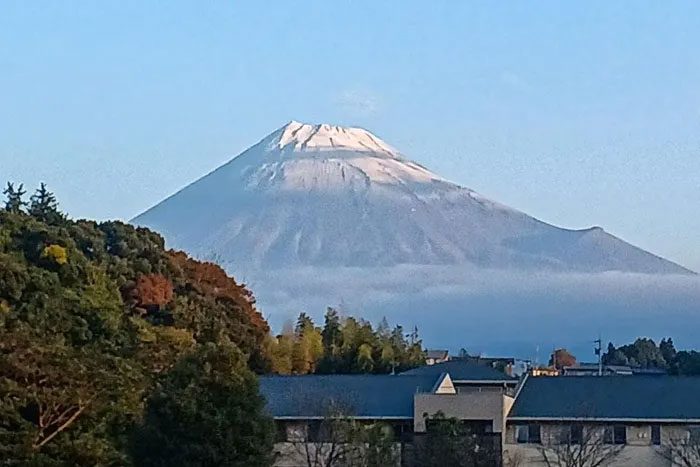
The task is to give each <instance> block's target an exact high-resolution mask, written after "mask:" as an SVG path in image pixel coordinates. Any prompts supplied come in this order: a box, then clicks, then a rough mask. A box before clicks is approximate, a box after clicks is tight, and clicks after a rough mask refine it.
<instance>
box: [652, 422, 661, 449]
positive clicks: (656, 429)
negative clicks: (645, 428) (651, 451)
mask: <svg viewBox="0 0 700 467" xmlns="http://www.w3.org/2000/svg"><path fill="white" fill-rule="evenodd" d="M651 444H653V445H654V446H659V445H661V425H652V426H651Z"/></svg>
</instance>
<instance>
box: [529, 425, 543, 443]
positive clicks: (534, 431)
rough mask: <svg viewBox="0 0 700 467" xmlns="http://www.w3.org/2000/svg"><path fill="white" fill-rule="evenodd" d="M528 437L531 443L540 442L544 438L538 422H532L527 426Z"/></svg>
mask: <svg viewBox="0 0 700 467" xmlns="http://www.w3.org/2000/svg"><path fill="white" fill-rule="evenodd" d="M527 438H528V441H529V442H531V443H540V442H541V441H542V438H541V437H540V426H539V425H538V424H537V423H531V424H530V425H528V427H527Z"/></svg>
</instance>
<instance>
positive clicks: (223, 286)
mask: <svg viewBox="0 0 700 467" xmlns="http://www.w3.org/2000/svg"><path fill="white" fill-rule="evenodd" d="M170 257H171V258H172V260H173V264H174V265H175V266H176V267H177V268H178V269H180V270H181V271H182V273H183V276H184V277H185V278H186V281H187V285H188V286H189V287H192V288H193V289H194V290H195V291H196V292H197V293H198V294H201V295H210V296H214V297H216V298H217V299H223V300H228V301H230V302H232V304H234V305H236V306H237V307H238V308H240V309H241V310H242V311H243V312H244V313H245V314H246V315H247V316H248V318H249V319H250V323H251V324H252V325H254V326H255V327H256V328H257V329H260V330H262V331H263V332H265V333H267V332H269V329H270V328H269V326H268V324H267V321H265V318H263V316H262V314H261V313H260V312H259V311H258V310H257V309H256V308H255V297H254V296H253V293H252V292H251V291H250V290H248V289H247V288H246V286H245V285H244V284H238V283H237V282H236V280H235V279H234V278H232V277H230V276H228V275H227V274H226V271H224V270H223V269H222V268H221V266H218V265H216V264H214V263H206V262H200V261H196V260H193V259H192V258H189V257H188V256H187V255H186V254H185V253H183V252H181V251H171V252H170Z"/></svg>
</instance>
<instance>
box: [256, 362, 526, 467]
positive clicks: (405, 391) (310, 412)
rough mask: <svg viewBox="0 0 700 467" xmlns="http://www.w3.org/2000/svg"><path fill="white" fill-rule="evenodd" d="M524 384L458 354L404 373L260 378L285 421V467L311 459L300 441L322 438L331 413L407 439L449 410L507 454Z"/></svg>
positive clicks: (278, 418)
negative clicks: (509, 423) (508, 420)
mask: <svg viewBox="0 0 700 467" xmlns="http://www.w3.org/2000/svg"><path fill="white" fill-rule="evenodd" d="M452 374H454V375H455V377H454V378H453V377H452V376H451V375H452ZM516 385H517V380H516V379H514V378H511V377H509V376H507V375H505V374H503V373H500V372H498V371H496V370H494V369H493V368H490V367H487V366H483V365H474V364H471V363H468V362H451V361H450V362H444V363H438V364H435V365H431V366H424V367H420V368H416V369H414V370H411V371H408V372H406V373H402V374H399V375H301V376H262V377H260V391H261V393H262V394H263V396H264V397H265V399H266V400H267V409H268V411H269V412H270V413H271V415H272V416H273V418H274V420H275V423H276V426H277V433H278V435H277V441H278V442H277V444H276V449H277V451H278V452H279V453H280V456H279V460H278V463H277V465H278V466H280V467H282V466H284V467H291V466H300V465H306V464H305V463H304V462H303V459H300V456H302V457H303V455H302V453H300V452H299V449H298V445H299V444H300V443H301V444H304V443H306V444H308V443H315V444H316V445H317V446H318V445H319V443H321V444H322V443H323V442H324V439H323V436H324V434H323V433H321V431H322V430H321V429H320V428H321V424H322V423H323V421H324V420H327V419H328V418H329V417H349V418H352V419H354V420H355V421H357V422H359V423H366V424H372V423H376V422H381V423H382V424H384V425H386V426H388V427H390V428H391V430H392V431H393V433H394V438H395V439H396V440H397V441H401V440H406V439H411V437H412V436H416V435H420V434H423V433H425V432H426V430H428V426H427V422H428V421H429V418H430V417H432V416H434V415H436V414H437V413H438V412H442V413H443V414H445V415H446V416H448V417H455V418H458V419H459V420H461V421H462V423H463V424H464V425H465V426H467V427H468V428H469V429H470V431H471V432H474V433H479V434H480V435H483V436H485V437H488V438H489V439H490V440H492V439H495V441H496V443H497V444H496V445H497V446H498V450H499V456H500V452H501V446H502V444H503V441H504V434H505V416H506V414H507V413H508V411H509V410H510V407H511V405H512V403H513V394H514V392H515V386H516ZM325 441H328V440H325ZM397 449H398V448H397Z"/></svg>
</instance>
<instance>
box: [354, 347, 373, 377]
mask: <svg viewBox="0 0 700 467" xmlns="http://www.w3.org/2000/svg"><path fill="white" fill-rule="evenodd" d="M356 364H357V368H359V370H360V372H361V373H371V372H372V370H373V369H374V360H373V359H372V347H370V345H369V344H362V345H361V346H360V347H359V348H358V349H357V362H356Z"/></svg>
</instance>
